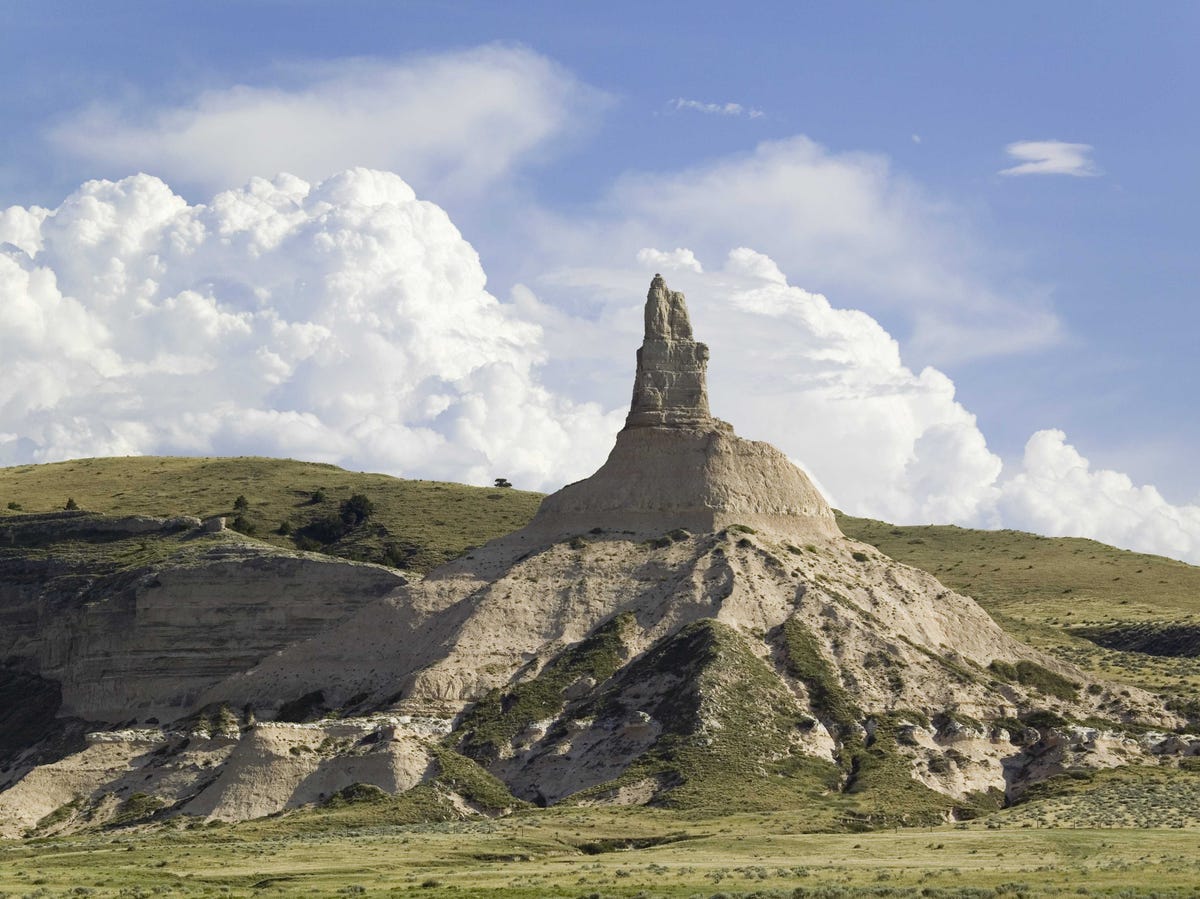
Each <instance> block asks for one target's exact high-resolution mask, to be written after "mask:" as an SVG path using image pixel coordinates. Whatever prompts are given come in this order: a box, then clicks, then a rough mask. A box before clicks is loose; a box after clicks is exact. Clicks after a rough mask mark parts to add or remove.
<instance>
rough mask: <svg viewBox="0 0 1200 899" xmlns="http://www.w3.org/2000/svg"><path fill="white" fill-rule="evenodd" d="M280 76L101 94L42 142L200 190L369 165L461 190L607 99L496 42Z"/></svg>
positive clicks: (500, 172) (584, 118)
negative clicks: (121, 99)
mask: <svg viewBox="0 0 1200 899" xmlns="http://www.w3.org/2000/svg"><path fill="white" fill-rule="evenodd" d="M277 75H278V76H279V77H277V78H276V81H280V82H284V83H280V84H271V85H267V86H263V85H255V84H239V85H235V86H233V87H228V88H223V89H214V90H207V91H204V92H202V93H199V94H198V95H196V96H195V97H193V98H192V99H191V100H190V101H188V102H186V103H183V104H181V105H177V106H166V107H160V108H148V109H147V108H143V107H142V106H141V105H137V106H133V105H128V106H122V105H114V104H97V105H95V106H92V107H91V108H89V109H87V110H84V111H82V112H81V113H79V114H77V115H74V116H72V117H70V118H68V119H67V120H65V121H63V122H61V123H60V124H58V125H57V126H56V127H55V128H54V129H53V130H52V131H51V132H50V135H49V136H50V140H51V143H52V145H53V146H54V147H55V148H56V149H58V150H60V151H63V152H65V153H67V154H69V155H73V156H76V157H79V158H82V159H85V160H88V161H89V162H90V163H92V164H93V166H96V165H100V166H106V167H108V169H110V170H112V172H113V174H122V175H123V174H125V173H126V172H129V171H131V170H136V169H139V168H140V169H142V170H144V171H149V172H153V173H155V174H158V175H161V176H163V177H165V178H167V179H168V180H170V181H171V182H172V183H176V184H187V185H195V186H199V187H200V188H203V189H206V190H219V189H222V188H225V187H228V186H230V185H233V184H242V183H245V181H246V180H248V179H249V178H250V177H252V176H255V175H264V174H268V175H269V174H272V173H275V172H281V171H287V172H293V173H295V174H297V175H299V176H301V177H304V178H307V179H309V180H320V179H322V178H325V177H327V176H328V175H330V174H332V173H334V172H336V171H339V170H341V169H345V168H349V167H352V166H368V167H372V168H378V169H387V170H391V171H399V172H404V173H405V177H406V178H407V179H408V180H409V181H410V182H411V183H414V184H416V185H418V187H419V188H420V189H421V190H422V191H423V192H424V193H429V192H431V191H432V190H434V189H435V188H437V189H438V191H439V193H441V194H444V193H447V192H458V193H462V192H477V191H479V190H481V189H482V188H484V187H486V186H488V185H490V184H492V183H494V182H496V181H497V180H498V179H500V178H502V177H503V176H505V175H507V174H509V173H510V172H511V171H512V169H513V168H514V167H516V166H517V165H518V164H519V163H521V162H522V161H525V160H526V159H528V157H529V156H530V155H531V154H533V153H536V152H540V151H543V150H544V149H545V148H546V146H547V144H549V143H551V142H553V141H555V140H557V139H560V138H564V137H569V136H571V135H572V134H573V133H574V132H575V131H576V130H577V129H578V128H579V127H581V126H583V125H585V124H586V123H587V122H588V120H589V119H590V118H591V116H592V115H593V114H594V113H595V112H596V111H598V110H599V108H601V107H603V106H604V105H605V104H606V103H607V98H606V96H605V95H604V94H603V93H602V92H601V91H598V90H596V89H595V88H591V87H588V86H586V85H584V84H582V83H581V82H579V81H578V80H577V79H576V78H575V77H574V76H573V75H572V74H571V73H570V72H568V71H567V70H565V69H563V68H562V67H561V66H558V65H556V64H555V63H553V62H551V61H550V60H549V59H547V58H546V57H544V56H542V55H540V54H537V53H534V52H532V51H530V50H527V49H524V48H521V47H511V46H502V45H494V46H485V47H480V48H475V49H472V50H467V51H463V52H458V53H445V54H439V55H430V56H425V57H416V58H410V59H406V60H404V61H401V62H377V61H370V60H353V59H351V60H341V61H338V62H336V63H326V64H320V65H312V66H309V67H306V68H293V69H291V70H289V71H287V72H282V73H277Z"/></svg>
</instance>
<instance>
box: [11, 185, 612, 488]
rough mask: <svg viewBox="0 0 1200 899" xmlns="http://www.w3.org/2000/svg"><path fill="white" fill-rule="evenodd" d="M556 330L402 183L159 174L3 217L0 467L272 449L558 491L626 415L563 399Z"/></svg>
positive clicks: (583, 469)
mask: <svg viewBox="0 0 1200 899" xmlns="http://www.w3.org/2000/svg"><path fill="white" fill-rule="evenodd" d="M544 356H545V350H544V347H543V345H542V335H541V332H540V329H539V328H538V326H537V325H536V324H532V323H530V322H527V321H523V320H521V319H520V318H519V317H518V316H517V315H515V314H514V313H513V311H512V308H511V307H510V306H507V305H505V304H502V303H500V302H499V301H497V300H496V299H495V298H494V297H493V296H491V295H490V294H489V293H488V292H487V291H486V290H485V276H484V272H483V269H482V267H481V265H480V262H479V259H478V256H477V255H476V253H475V251H474V250H473V249H472V247H471V246H470V244H468V243H467V241H466V240H464V239H463V237H462V235H461V234H459V232H458V230H457V229H456V228H455V227H454V225H453V223H452V222H451V221H450V219H449V217H448V216H447V215H446V214H445V212H443V211H442V209H440V208H439V207H437V206H435V205H433V204H432V203H428V202H423V201H421V200H418V199H417V198H416V196H415V195H414V193H413V191H412V189H411V188H409V186H408V185H407V184H406V183H405V182H404V181H402V180H401V179H400V178H399V177H397V176H395V175H391V174H387V173H383V172H377V171H369V170H364V169H356V170H351V171H347V172H344V173H342V174H340V175H337V176H335V177H333V178H330V179H328V180H326V181H324V182H322V183H320V184H317V185H310V184H309V183H307V182H305V181H302V180H300V179H299V178H295V177H291V176H280V177H278V178H276V179H275V180H274V181H265V180H261V179H254V180H252V181H251V182H250V183H249V184H248V186H247V187H245V188H244V189H241V190H235V191H228V192H224V193H221V194H218V195H217V196H216V197H215V198H214V199H213V200H212V202H211V203H209V204H207V205H195V206H192V205H189V204H188V203H187V202H185V201H184V200H183V199H181V198H180V197H179V196H177V195H175V194H174V193H173V192H172V191H171V189H170V188H169V187H168V186H167V185H166V184H165V183H163V182H162V181H160V180H158V179H157V178H153V177H150V176H147V175H138V176H135V177H130V178H126V179H124V180H122V181H119V182H109V181H92V182H89V183H87V184H85V185H84V186H83V187H82V188H80V189H79V190H78V191H77V192H76V193H75V194H73V195H72V196H71V197H69V198H68V199H67V200H66V201H65V202H64V203H63V204H62V205H61V206H59V207H58V208H57V209H54V210H45V209H38V208H33V209H23V208H20V207H14V208H10V209H7V210H5V211H3V212H2V213H0V359H3V360H4V374H5V377H4V378H3V380H2V381H0V464H14V463H19V462H27V461H49V460H55V459H63V458H69V457H75V456H91V455H116V454H136V453H179V454H246V453H257V454H268V455H281V456H295V457H300V458H305V459H312V460H318V461H329V462H335V463H339V464H343V465H347V466H350V467H354V468H360V469H378V470H384V471H391V472H396V473H405V474H418V475H423V476H427V477H439V478H453V479H459V480H467V481H471V482H474V483H486V482H488V481H489V480H490V479H492V478H494V477H498V476H504V477H508V478H510V479H511V480H513V481H514V482H515V483H517V484H519V485H520V486H525V487H548V486H555V485H557V484H559V483H562V481H564V480H566V479H569V478H571V477H576V476H580V475H583V474H586V473H587V472H588V470H589V469H590V468H593V467H595V465H597V464H598V463H599V462H600V461H602V459H603V455H602V450H601V451H600V453H599V454H598V453H597V447H600V446H602V445H603V441H604V439H605V435H611V433H612V432H613V431H614V430H615V429H616V428H617V427H618V426H619V418H617V417H614V416H612V415H609V416H607V417H606V416H605V415H604V414H602V412H601V410H600V409H599V407H597V406H596V405H594V404H588V403H573V402H570V401H568V400H566V399H564V398H562V397H560V396H557V395H555V394H554V393H553V392H551V391H549V390H547V389H546V388H545V387H544V386H543V385H542V384H541V383H540V381H539V379H538V375H537V367H538V365H539V363H540V362H541V360H542V359H543V358H544Z"/></svg>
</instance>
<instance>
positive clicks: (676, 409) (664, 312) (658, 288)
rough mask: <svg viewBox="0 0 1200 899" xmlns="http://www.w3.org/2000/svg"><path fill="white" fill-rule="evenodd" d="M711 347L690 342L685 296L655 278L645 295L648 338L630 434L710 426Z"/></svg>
mask: <svg viewBox="0 0 1200 899" xmlns="http://www.w3.org/2000/svg"><path fill="white" fill-rule="evenodd" d="M707 368H708V347H707V346H705V345H704V344H703V343H699V342H697V341H695V340H693V339H692V323H691V322H690V321H689V320H688V311H687V304H686V303H685V302H684V299H683V294H682V293H680V292H678V291H675V290H670V289H668V288H667V282H666V281H664V280H663V276H662V275H655V276H654V280H653V281H651V282H650V292H649V293H648V294H647V295H646V334H645V338H644V339H643V341H642V346H641V348H640V349H639V350H638V351H637V374H636V376H635V377H634V381H633V402H632V403H631V404H630V408H629V416H628V418H626V419H625V427H626V428H645V427H664V426H665V427H687V428H694V427H699V426H704V425H708V424H710V423H711V420H712V417H711V415H709V411H708V387H707V385H706V383H705V373H706V370H707Z"/></svg>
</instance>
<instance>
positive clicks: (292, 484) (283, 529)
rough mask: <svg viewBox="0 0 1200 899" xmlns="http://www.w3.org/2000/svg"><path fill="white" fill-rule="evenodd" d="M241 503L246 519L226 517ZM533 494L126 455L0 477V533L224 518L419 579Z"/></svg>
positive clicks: (262, 536)
mask: <svg viewBox="0 0 1200 899" xmlns="http://www.w3.org/2000/svg"><path fill="white" fill-rule="evenodd" d="M355 494H361V495H363V496H365V497H367V499H369V500H370V502H371V504H372V506H373V511H372V513H371V515H370V516H369V517H368V519H367V520H366V521H365V522H363V523H362V524H361V525H360V526H357V527H354V528H350V529H347V530H346V533H344V534H340V535H339V534H338V528H336V527H331V526H328V525H329V522H330V520H331V519H334V520H336V519H338V518H339V517H340V515H339V512H340V506H341V504H342V503H343V502H345V501H346V500H349V499H350V497H351V496H354V495H355ZM239 496H241V497H245V501H246V506H245V508H244V509H239V508H236V506H237V505H239V504H238V502H237V500H238V497H239ZM541 499H542V497H541V494H538V493H531V492H528V491H524V490H515V489H512V488H481V487H467V486H464V485H462V484H445V483H440V482H437V481H415V480H403V479H401V478H394V477H390V476H388V475H382V474H367V473H365V472H351V471H346V470H344V469H341V468H338V467H336V466H333V465H323V464H319V463H314V462H297V461H295V460H292V459H265V458H259V457H238V458H184V457H166V456H129V457H120V458H111V459H78V460H73V461H70V462H56V463H52V464H47V465H21V466H16V467H12V468H0V522H2V521H3V516H4V515H5V514H6V513H7V514H13V513H15V512H18V511H23V512H49V511H52V510H55V509H62V508H64V507H65V506H66V504H67V502H68V501H69V500H74V502H75V504H76V505H78V507H79V508H81V509H86V510H88V511H91V512H99V513H102V514H105V515H152V516H157V517H173V516H177V515H194V516H197V517H199V518H208V517H211V516H215V515H223V516H225V517H226V519H227V522H228V524H229V525H230V526H231V527H233V528H234V529H235V530H240V531H242V532H243V533H246V534H248V535H250V536H253V537H256V538H258V539H259V540H264V541H266V542H267V543H271V544H274V545H276V546H282V547H287V548H289V549H297V548H299V549H308V550H316V551H321V552H325V553H328V554H330V555H334V556H339V557H342V558H346V559H354V560H356V561H362V562H378V563H382V564H385V565H391V566H392V567H396V568H404V569H406V570H409V571H415V572H419V573H424V572H426V571H429V570H430V569H432V568H436V567H437V566H438V565H440V564H442V563H443V562H445V561H447V560H448V559H453V558H456V557H458V556H459V555H461V554H462V553H463V552H464V551H466V550H467V549H469V548H470V547H473V546H478V545H479V544H482V543H485V542H487V541H488V540H491V539H492V538H493V537H498V536H500V535H501V534H506V533H509V532H510V531H514V530H516V529H517V528H519V527H521V526H522V525H524V524H525V523H526V522H527V521H528V520H529V519H530V518H531V517H533V513H534V512H535V511H537V506H538V503H539V502H541Z"/></svg>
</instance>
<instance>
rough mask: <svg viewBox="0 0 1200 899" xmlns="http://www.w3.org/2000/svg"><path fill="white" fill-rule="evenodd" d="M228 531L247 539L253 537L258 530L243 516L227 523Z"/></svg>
mask: <svg viewBox="0 0 1200 899" xmlns="http://www.w3.org/2000/svg"><path fill="white" fill-rule="evenodd" d="M229 529H230V530H233V531H237V532H238V533H239V534H245V535H246V536H247V537H253V536H254V534H255V532H256V531H257V530H258V528H257V527H256V526H255V524H254V522H252V521H251V520H250V519H248V518H247V517H246V516H244V515H239V516H238V517H237V518H235V519H233V521H231V522H230V523H229Z"/></svg>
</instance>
